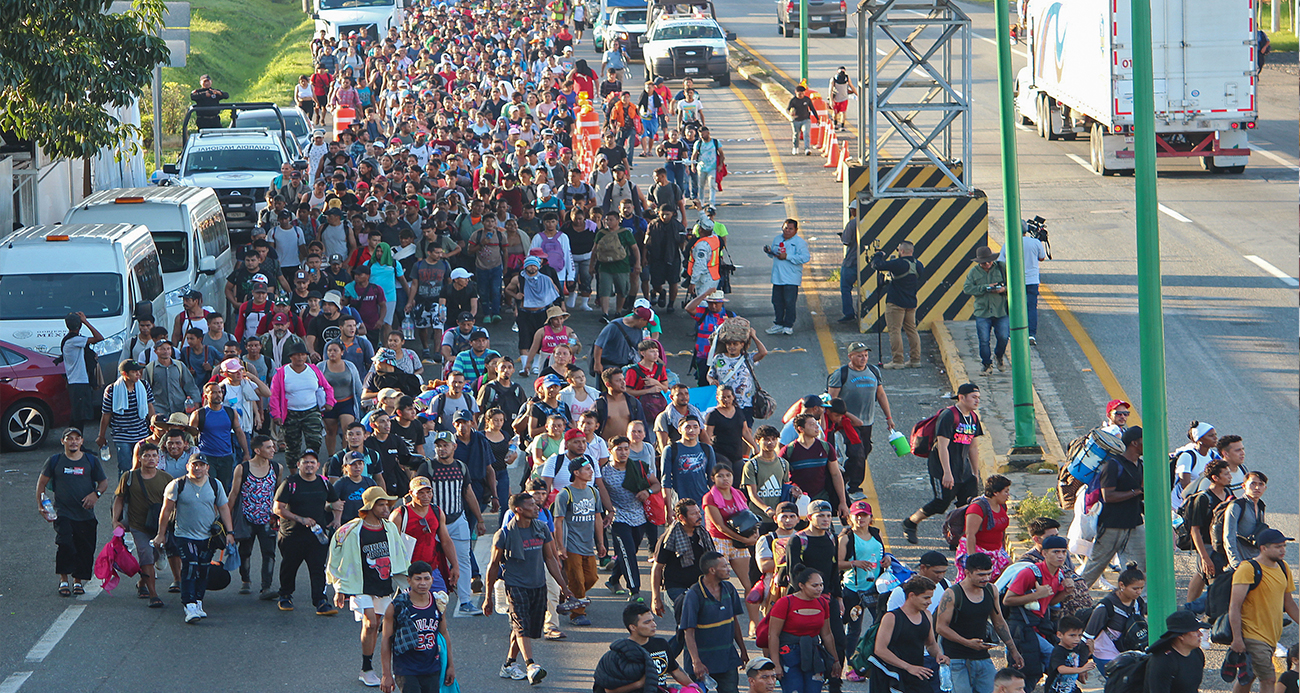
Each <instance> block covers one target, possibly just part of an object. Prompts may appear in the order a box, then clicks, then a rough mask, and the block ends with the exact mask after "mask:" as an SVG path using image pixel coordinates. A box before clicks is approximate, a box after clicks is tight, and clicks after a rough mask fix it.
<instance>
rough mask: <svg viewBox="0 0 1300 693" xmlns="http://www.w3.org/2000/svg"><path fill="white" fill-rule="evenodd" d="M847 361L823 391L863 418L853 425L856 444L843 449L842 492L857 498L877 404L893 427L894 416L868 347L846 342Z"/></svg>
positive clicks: (869, 447)
mask: <svg viewBox="0 0 1300 693" xmlns="http://www.w3.org/2000/svg"><path fill="white" fill-rule="evenodd" d="M848 356H849V362H848V363H846V364H844V365H843V366H840V367H839V368H838V369H836V370H835V371H833V372H832V373H831V374H830V375H829V376H827V378H826V393H827V394H829V395H830V396H831V398H839V399H842V400H844V406H845V407H846V408H847V409H848V411H849V413H851V414H853V415H854V416H856V417H858V419H860V420H861V421H862V425H861V426H854V430H856V431H857V434H858V439H859V440H860V441H861V442H860V443H859V444H857V445H850V446H849V448H848V450H846V451H845V456H846V457H847V458H848V459H846V460H845V463H844V473H845V475H846V478H845V479H844V491H845V492H846V493H848V494H849V498H851V499H853V500H858V499H859V498H861V497H862V490H861V489H862V480H863V478H864V477H865V476H866V471H867V458H868V457H869V456H870V455H871V427H872V426H873V425H875V422H876V403H877V402H879V403H880V410H881V411H882V412H884V413H885V424H886V425H888V426H889V430H891V431H892V430H894V417H893V415H892V414H891V413H890V409H889V396H888V395H886V394H885V385H884V383H882V382H881V380H880V369H878V368H876V367H875V366H873V365H871V347H869V346H867V345H866V343H865V342H853V343H852V344H850V345H849V352H848Z"/></svg>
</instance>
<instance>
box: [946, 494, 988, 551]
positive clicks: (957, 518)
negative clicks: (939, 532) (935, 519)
mask: <svg viewBox="0 0 1300 693" xmlns="http://www.w3.org/2000/svg"><path fill="white" fill-rule="evenodd" d="M971 503H978V504H979V506H980V508H981V509H982V510H983V511H984V524H983V525H982V527H983V528H982V529H981V530H980V531H981V532H987V531H989V530H990V529H993V524H994V520H993V506H992V505H991V504H989V501H988V498H986V497H984V496H980V497H978V498H976V499H975V500H973V501H971ZM971 503H967V504H966V505H962V506H959V507H956V508H953V509H952V510H949V511H948V514H947V515H945V516H944V518H943V538H944V541H946V542H948V548H949V549H951V550H953V551H956V550H957V545H958V544H960V543H961V538H962V537H964V536H966V510H967V509H968V508H970V505H971ZM966 550H967V551H968V552H969V551H971V550H972V547H970V546H967V547H966Z"/></svg>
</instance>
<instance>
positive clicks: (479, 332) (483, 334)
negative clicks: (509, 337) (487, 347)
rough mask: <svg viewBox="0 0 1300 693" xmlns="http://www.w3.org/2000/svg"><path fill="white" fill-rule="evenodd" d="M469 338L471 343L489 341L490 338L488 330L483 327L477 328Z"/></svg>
mask: <svg viewBox="0 0 1300 693" xmlns="http://www.w3.org/2000/svg"><path fill="white" fill-rule="evenodd" d="M469 338H470V340H471V341H472V340H475V339H487V338H488V333H487V330H485V329H483V328H481V327H476V328H474V330H473V331H472V332H470V333H469Z"/></svg>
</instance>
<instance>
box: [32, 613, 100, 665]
mask: <svg viewBox="0 0 1300 693" xmlns="http://www.w3.org/2000/svg"><path fill="white" fill-rule="evenodd" d="M85 610H86V605H85V604H73V605H72V606H70V607H68V608H66V609H64V610H63V613H61V614H59V617H58V618H56V619H54V623H53V624H51V625H50V628H49V630H46V631H45V635H42V636H41V639H40V640H37V641H36V644H35V645H32V649H31V650H29V651H28V652H27V661H29V662H42V661H45V658H46V657H47V656H49V654H50V653H51V652H53V651H54V647H55V646H56V645H58V644H59V641H60V640H62V639H63V636H65V635H67V634H68V631H69V630H70V629H71V628H72V624H74V623H76V622H77V618H78V617H79V616H81V612H83V611H85Z"/></svg>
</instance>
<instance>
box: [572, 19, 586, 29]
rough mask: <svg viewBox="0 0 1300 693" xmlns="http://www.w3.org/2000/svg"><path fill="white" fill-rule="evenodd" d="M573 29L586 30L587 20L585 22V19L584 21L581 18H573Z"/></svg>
mask: <svg viewBox="0 0 1300 693" xmlns="http://www.w3.org/2000/svg"><path fill="white" fill-rule="evenodd" d="M573 30H574V31H586V30H587V22H585V21H583V20H581V19H575V20H573Z"/></svg>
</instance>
